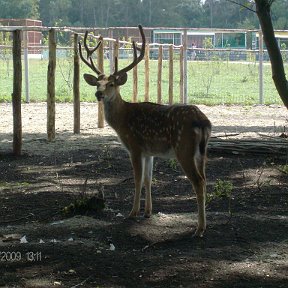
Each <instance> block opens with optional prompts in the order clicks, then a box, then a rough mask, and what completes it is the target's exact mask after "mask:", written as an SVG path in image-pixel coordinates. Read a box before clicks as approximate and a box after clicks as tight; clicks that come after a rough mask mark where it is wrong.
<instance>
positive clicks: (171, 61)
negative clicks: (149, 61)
mask: <svg viewBox="0 0 288 288" xmlns="http://www.w3.org/2000/svg"><path fill="white" fill-rule="evenodd" d="M173 58H174V57H173V45H170V46H169V104H170V105H171V104H173Z"/></svg>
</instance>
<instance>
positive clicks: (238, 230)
mask: <svg viewBox="0 0 288 288" xmlns="http://www.w3.org/2000/svg"><path fill="white" fill-rule="evenodd" d="M96 106H97V104H95V103H94V104H85V103H84V104H82V106H81V116H82V120H81V121H82V124H81V127H82V130H81V134H80V135H73V133H72V131H73V120H72V116H73V110H72V109H73V106H72V104H57V106H56V109H57V110H56V111H57V120H56V129H57V135H56V140H55V141H54V142H52V143H48V142H47V140H46V138H47V137H46V126H45V125H46V105H45V103H37V104H36V103H35V104H29V105H28V104H24V105H23V107H22V108H23V110H22V115H23V141H24V142H23V156H21V157H17V158H15V157H13V156H11V153H10V152H11V149H12V107H11V105H10V104H4V103H1V104H0V116H1V122H0V275H1V277H0V287H200V288H201V287H205V288H206V287H207V288H209V287H217V288H218V287H223V288H224V287H225V288H227V287H243V288H244V287H245V288H246V287H255V288H256V287H257V288H258V287H273V288H276V287H283V288H284V287H287V285H288V284H287V283H288V186H287V184H288V177H287V173H288V169H287V168H288V166H287V165H288V152H287V155H286V156H283V155H282V156H279V155H276V154H275V155H273V154H269V155H261V156H259V155H258V156H255V155H253V154H249V155H240V154H239V155H235V154H233V153H231V154H227V153H223V154H222V153H219V152H217V153H215V152H213V150H212V149H211V151H209V161H208V165H207V178H208V187H207V190H208V191H207V192H208V194H209V195H210V194H212V193H213V191H214V190H215V184H216V183H217V180H218V179H220V180H223V181H226V183H230V184H232V185H233V189H232V194H231V196H229V197H228V196H227V195H226V197H224V196H223V197H214V198H213V199H212V200H211V201H210V202H209V203H208V204H207V222H208V228H207V232H206V234H205V237H204V238H202V239H197V238H192V235H193V232H194V231H195V228H196V220H197V214H196V211H197V206H196V199H195V195H194V193H192V191H191V186H190V183H189V181H188V180H187V179H186V178H185V177H184V175H183V173H182V171H181V169H180V168H179V167H178V166H177V165H176V164H175V162H173V161H168V160H161V159H156V160H155V164H154V172H153V173H154V175H153V188H152V197H153V210H154V214H153V216H152V217H151V218H149V219H144V218H143V217H139V218H137V219H136V220H128V219H126V216H127V215H128V213H129V211H130V209H131V207H132V199H133V189H134V184H133V178H132V168H131V165H130V162H129V159H128V155H127V153H126V151H125V150H124V149H123V148H122V147H121V145H120V143H119V142H118V140H117V137H116V136H115V133H114V132H113V131H112V130H111V129H110V128H109V127H105V129H102V130H101V129H97V107H96ZM200 108H201V110H202V111H203V112H205V113H206V115H207V116H208V117H209V118H210V120H211V121H212V123H213V137H215V136H219V137H221V138H222V139H223V136H225V135H226V136H227V135H228V136H227V138H229V137H230V138H231V137H232V138H233V139H235V138H237V139H239V140H241V139H250V138H257V139H262V138H263V137H264V138H267V137H269V138H270V139H274V138H275V139H276V138H277V137H279V135H281V134H282V133H287V125H288V122H287V119H288V114H287V109H285V108H284V107H276V106H273V107H267V106H255V107H240V106H229V107H226V106H216V107H206V106H200ZM285 127H286V130H285ZM229 135H230V136H229ZM224 138H225V137H224ZM225 139H226V138H225ZM284 141H285V140H284ZM287 141H288V140H287ZM81 195H82V196H83V195H86V196H87V197H88V196H89V197H90V196H95V197H96V198H98V197H100V198H101V197H102V196H104V200H105V209H104V210H103V211H101V212H97V213H95V212H94V213H91V212H90V213H87V214H86V215H74V216H72V217H66V216H65V215H64V214H63V213H62V209H63V208H64V207H67V206H68V205H69V204H70V203H73V202H74V201H75V199H79V197H81ZM141 203H142V206H143V204H144V200H142V202H141ZM229 211H230V212H229Z"/></svg>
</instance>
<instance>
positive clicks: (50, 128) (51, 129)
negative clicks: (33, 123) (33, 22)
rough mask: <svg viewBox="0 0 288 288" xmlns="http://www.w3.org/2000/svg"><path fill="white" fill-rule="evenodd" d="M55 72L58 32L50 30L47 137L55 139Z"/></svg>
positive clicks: (50, 139) (49, 139)
mask: <svg viewBox="0 0 288 288" xmlns="http://www.w3.org/2000/svg"><path fill="white" fill-rule="evenodd" d="M55 70H56V32H55V29H53V28H52V29H50V30H49V64H48V72H47V136H48V141H52V140H54V139H55Z"/></svg>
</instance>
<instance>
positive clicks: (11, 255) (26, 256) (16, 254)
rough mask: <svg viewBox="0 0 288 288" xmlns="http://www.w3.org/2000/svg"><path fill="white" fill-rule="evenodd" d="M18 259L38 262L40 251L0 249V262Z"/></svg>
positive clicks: (40, 255) (40, 258)
mask: <svg viewBox="0 0 288 288" xmlns="http://www.w3.org/2000/svg"><path fill="white" fill-rule="evenodd" d="M18 261H29V262H39V261H42V253H41V252H39V251H36V252H33V251H28V252H20V251H0V262H18Z"/></svg>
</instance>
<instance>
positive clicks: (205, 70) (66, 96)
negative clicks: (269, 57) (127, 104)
mask: <svg viewBox="0 0 288 288" xmlns="http://www.w3.org/2000/svg"><path fill="white" fill-rule="evenodd" d="M128 61H129V62H130V61H131V60H128ZM127 63H128V62H127V60H121V61H120V63H119V66H120V68H121V67H123V66H125V65H127ZM108 65H109V63H108V60H105V71H106V72H107V71H109V68H108V67H109V66H108ZM47 67H48V61H47V60H29V82H30V101H31V102H36V101H46V91H47V81H46V77H47ZM23 69H24V64H23ZM287 70H288V67H287V65H286V71H287ZM87 72H89V68H87V67H85V65H82V64H81V74H83V73H87ZM90 72H91V71H90ZM90 72H89V73H90ZM0 75H1V77H0V79H1V80H0V102H4V101H8V102H10V101H11V94H12V89H13V63H12V61H11V60H10V62H9V63H8V62H6V61H4V60H0ZM56 75H57V76H56V101H57V102H71V101H72V100H73V96H72V81H73V62H72V58H68V59H58V60H57V68H56ZM132 78H133V77H132V71H130V72H129V76H128V81H127V83H126V84H125V85H124V86H123V87H122V88H121V94H122V96H123V98H124V99H125V100H128V101H130V100H131V98H132V91H133V86H132V83H133V79H132ZM138 81H139V82H138V89H139V91H138V101H144V90H145V87H144V61H142V62H141V63H140V64H139V67H138ZM179 81H180V79H179V62H178V60H175V62H174V102H176V103H177V102H179ZM80 90H81V101H87V102H91V101H95V96H94V95H95V88H94V87H89V86H88V85H87V84H86V83H85V82H84V80H83V78H82V77H81V83H80ZM258 91H259V84H258V65H256V64H253V63H252V64H251V63H250V64H249V63H233V62H229V61H220V60H219V61H218V60H216V61H210V62H208V61H189V62H188V101H189V102H190V103H195V104H207V105H215V104H243V105H249V104H257V103H259V100H258V99H259V92H258ZM162 97H163V102H164V103H167V102H168V62H167V61H163V72H162ZM264 99H265V104H281V103H282V102H281V100H280V97H279V96H278V94H277V91H276V89H275V86H274V83H273V81H272V77H271V68H270V65H269V64H265V65H264ZM24 100H25V87H24V73H23V101H24ZM150 101H152V102H156V101H157V60H156V61H155V60H151V61H150Z"/></svg>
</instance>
